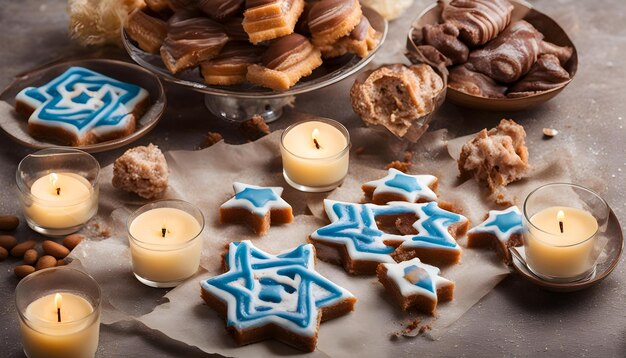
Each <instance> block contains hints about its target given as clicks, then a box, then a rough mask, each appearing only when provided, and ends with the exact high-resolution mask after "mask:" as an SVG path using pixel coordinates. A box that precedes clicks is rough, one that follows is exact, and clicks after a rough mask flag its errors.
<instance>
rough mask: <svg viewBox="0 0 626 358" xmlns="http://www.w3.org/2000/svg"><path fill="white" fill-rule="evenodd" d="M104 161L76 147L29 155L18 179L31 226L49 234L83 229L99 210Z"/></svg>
mask: <svg viewBox="0 0 626 358" xmlns="http://www.w3.org/2000/svg"><path fill="white" fill-rule="evenodd" d="M99 173H100V164H99V163H98V161H97V160H96V159H95V158H94V157H93V156H91V155H90V154H88V153H85V152H83V151H81V150H78V149H73V148H48V149H43V150H40V151H37V152H35V153H33V154H29V155H27V156H26V157H25V158H24V159H22V161H21V162H20V163H19V165H18V167H17V172H16V174H15V179H16V183H17V191H18V198H19V201H20V204H21V206H22V210H23V212H24V216H25V217H26V223H27V224H28V226H30V228H31V229H33V230H35V231H36V232H39V233H41V234H44V235H47V236H55V237H58V236H64V235H68V234H71V233H73V232H76V231H78V230H80V229H81V228H82V227H83V225H84V224H85V223H86V222H87V221H89V220H90V219H91V218H92V217H93V216H94V215H96V213H97V212H98V194H99V184H98V175H99Z"/></svg>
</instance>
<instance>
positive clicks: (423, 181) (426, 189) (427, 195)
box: [364, 168, 437, 203]
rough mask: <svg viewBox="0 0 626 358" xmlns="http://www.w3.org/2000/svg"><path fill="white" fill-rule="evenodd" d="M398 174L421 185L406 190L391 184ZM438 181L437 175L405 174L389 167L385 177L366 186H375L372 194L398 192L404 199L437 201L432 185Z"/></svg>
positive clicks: (412, 201) (413, 201) (410, 200)
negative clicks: (417, 187)
mask: <svg viewBox="0 0 626 358" xmlns="http://www.w3.org/2000/svg"><path fill="white" fill-rule="evenodd" d="M397 176H399V177H402V178H404V179H405V180H409V181H411V180H412V181H414V183H415V184H417V185H418V186H419V189H414V190H406V189H404V188H399V187H397V186H390V185H388V183H390V181H392V180H393V179H394V178H396V177H397ZM436 181H437V177H435V176H433V175H409V174H405V173H403V172H401V171H399V170H397V169H394V168H389V171H388V174H387V176H385V177H384V178H381V179H378V180H373V181H370V182H367V183H365V184H364V186H366V187H373V188H374V192H373V194H372V196H373V197H374V198H376V196H378V195H381V194H396V195H400V196H401V197H402V198H404V200H406V201H408V202H411V203H415V202H417V201H419V200H424V201H435V200H437V194H435V192H434V191H432V189H430V185H433V184H434V183H435V182H436Z"/></svg>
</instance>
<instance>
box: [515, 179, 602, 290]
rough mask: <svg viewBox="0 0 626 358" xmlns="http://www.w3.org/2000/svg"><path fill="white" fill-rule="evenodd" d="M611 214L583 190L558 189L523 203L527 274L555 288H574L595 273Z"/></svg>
mask: <svg viewBox="0 0 626 358" xmlns="http://www.w3.org/2000/svg"><path fill="white" fill-rule="evenodd" d="M609 214H610V208H609V206H608V204H607V203H606V201H605V200H604V199H602V197H600V196H599V195H598V194H596V193H594V192H593V191H591V190H590V189H587V188H585V187H583V186H580V185H576V184H569V183H554V184H547V185H544V186H541V187H539V188H537V189H535V190H534V191H532V192H531V193H530V194H529V195H528V197H527V198H526V200H525V202H524V210H523V226H524V232H523V236H524V250H525V254H526V262H527V264H528V268H529V269H530V270H531V271H532V272H533V273H534V274H535V275H537V276H538V277H540V278H542V279H544V280H547V281H553V282H575V281H579V280H582V279H586V278H588V277H591V276H592V275H593V274H594V273H595V267H596V261H597V260H598V257H599V255H600V253H601V252H602V248H603V247H602V246H603V243H604V241H603V240H599V237H600V236H601V234H602V233H603V232H604V231H605V230H606V227H607V223H608V219H609Z"/></svg>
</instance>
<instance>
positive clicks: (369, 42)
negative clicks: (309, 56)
mask: <svg viewBox="0 0 626 358" xmlns="http://www.w3.org/2000/svg"><path fill="white" fill-rule="evenodd" d="M379 38H380V34H379V33H378V32H376V30H374V28H373V27H372V25H370V22H369V20H368V19H367V17H365V16H361V21H359V23H358V25H356V27H355V28H354V29H353V30H352V31H350V33H349V34H348V35H347V36H344V37H342V38H340V39H339V40H337V41H336V42H335V43H332V44H329V45H322V46H320V50H321V51H322V56H323V57H325V58H331V57H339V56H343V55H345V54H346V53H354V54H356V55H357V56H359V57H365V56H367V54H368V53H369V52H370V51H371V50H373V49H374V47H376V45H377V44H378V39H379Z"/></svg>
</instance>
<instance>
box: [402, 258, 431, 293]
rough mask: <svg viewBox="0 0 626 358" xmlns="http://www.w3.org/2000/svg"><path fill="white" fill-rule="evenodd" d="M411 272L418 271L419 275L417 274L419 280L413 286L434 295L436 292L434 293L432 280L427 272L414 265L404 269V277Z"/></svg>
mask: <svg viewBox="0 0 626 358" xmlns="http://www.w3.org/2000/svg"><path fill="white" fill-rule="evenodd" d="M413 270H420V273H419V278H420V280H419V281H417V282H415V283H413V284H414V285H415V286H417V287H421V288H423V289H425V290H427V291H430V292H432V293H435V294H436V293H437V292H436V291H435V285H434V283H433V280H432V278H431V277H430V275H429V274H428V272H427V271H426V270H424V269H423V268H421V267H418V266H416V265H410V266H407V267H405V268H404V275H405V276H406V275H407V274H408V273H409V272H411V271H413Z"/></svg>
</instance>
